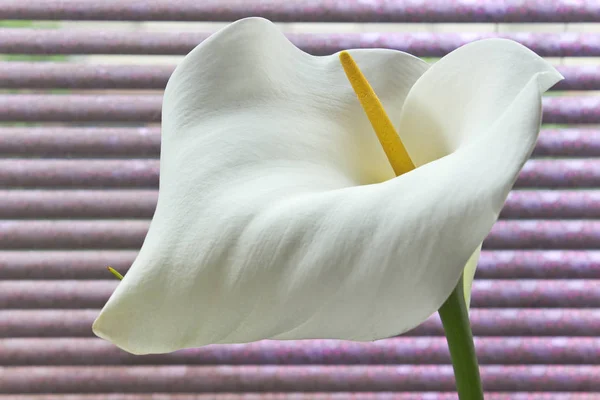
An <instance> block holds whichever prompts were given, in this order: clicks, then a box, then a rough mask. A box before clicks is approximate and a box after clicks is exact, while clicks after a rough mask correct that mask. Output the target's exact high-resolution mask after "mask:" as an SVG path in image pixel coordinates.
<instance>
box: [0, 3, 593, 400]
mask: <svg viewBox="0 0 600 400" xmlns="http://www.w3.org/2000/svg"><path fill="white" fill-rule="evenodd" d="M252 15H254V16H263V17H266V18H269V19H271V20H273V21H275V22H276V23H277V24H278V25H279V26H280V27H281V29H282V30H283V31H284V32H285V33H286V34H288V35H289V37H290V38H291V39H292V41H294V43H296V44H297V45H298V46H299V47H301V48H303V49H304V50H306V51H308V52H311V53H313V54H330V53H333V52H336V51H339V50H342V49H345V48H354V47H389V48H395V49H398V50H403V51H407V52H409V53H412V54H414V55H417V56H420V57H423V58H425V59H426V60H427V61H430V62H435V61H436V60H438V59H439V57H442V56H443V55H445V54H447V53H448V52H450V51H452V50H453V49H455V48H456V47H458V46H460V45H462V44H465V43H468V42H470V41H473V40H477V39H481V38H486V37H508V38H511V39H514V40H517V41H519V42H521V43H523V44H525V45H526V46H528V47H529V48H531V49H532V50H534V51H535V52H537V53H538V54H540V55H541V56H543V57H545V58H547V59H548V60H549V61H550V62H551V63H552V64H553V65H555V66H556V67H557V68H558V69H559V71H560V72H561V73H562V74H563V75H564V76H565V77H566V78H567V79H566V80H565V81H563V82H561V83H560V84H558V85H557V86H556V87H555V88H554V89H553V90H551V91H550V92H548V93H547V94H546V95H545V98H544V119H543V126H542V132H541V134H540V140H539V142H538V145H537V147H536V150H535V152H534V155H533V158H532V160H531V161H529V162H528V163H527V164H526V166H525V168H524V170H523V172H522V174H521V176H520V177H519V180H518V182H517V184H516V187H515V190H513V192H512V193H511V195H510V197H509V199H508V202H507V204H506V206H505V208H504V210H503V212H502V216H501V219H500V221H498V223H497V224H496V225H495V226H494V229H493V231H492V233H491V234H490V236H489V237H488V239H487V240H486V242H485V244H484V251H483V252H482V256H481V261H480V263H479V268H478V272H477V276H476V278H477V279H476V281H475V283H474V291H473V301H472V311H471V318H472V325H473V330H474V333H475V335H476V346H477V350H478V355H479V361H480V364H481V372H482V376H483V381H484V386H485V388H486V391H487V392H488V396H486V398H489V399H492V400H499V399H600V220H599V218H600V2H599V1H597V0H588V1H586V0H496V1H494V0H455V1H442V0H429V1H421V0H405V1H403V0H397V1H394V0H337V1H335V0H288V1H275V0H271V1H258V0H257V1H252V0H237V1H235V0H221V1H218V0H196V1H193V0H171V1H169V0H154V1H141V0H120V1H117V0H104V1H103V0H97V1H86V0H64V1H59V0H47V1H41V0H38V1H33V0H28V1H27V0H0V91H1V93H0V400H9V399H11V400H17V399H19V400H21V399H22V400H24V399H33V400H42V399H45V400H50V399H52V400H58V399H61V400H65V399H73V400H74V399H84V400H86V399H87V400H99V399H110V400H141V399H161V400H191V399H231V400H239V399H286V400H287V399H296V400H299V399H403V400H405V399H454V398H455V395H454V393H453V390H454V378H453V373H452V367H451V364H450V360H449V356H448V352H447V348H446V342H445V339H444V336H443V330H442V328H441V324H440V322H439V320H438V318H437V316H433V317H432V318H431V319H430V320H428V321H427V322H426V323H425V324H423V325H422V326H420V327H418V328H416V329H415V330H414V331H412V332H410V333H408V334H406V335H403V336H401V337H397V338H391V339H387V340H382V341H378V342H375V343H352V342H341V341H331V340H314V341H302V342H271V341H264V342H258V343H252V344H247V345H228V346H209V347H205V348H201V349H190V350H185V351H180V352H176V353H173V354H168V355H161V356H141V357H140V356H132V355H129V354H127V353H124V352H122V351H120V350H118V349H117V348H116V347H114V346H112V345H111V344H109V343H107V342H104V341H101V340H100V339H97V338H95V337H94V336H93V334H92V332H91V323H92V321H93V320H94V318H95V316H96V315H97V313H98V311H99V309H100V308H101V307H102V305H103V304H104V302H105V301H106V300H107V299H108V297H109V295H110V293H111V292H112V291H113V290H114V288H115V287H116V285H117V284H118V281H116V280H115V279H114V278H113V277H112V275H110V274H109V273H108V272H107V271H106V269H105V267H106V266H107V265H111V266H113V267H115V268H116V269H117V270H119V271H121V272H122V273H126V272H127V269H128V267H129V265H130V263H131V262H132V260H133V259H134V258H135V255H136V253H137V250H138V249H139V247H140V246H141V243H142V241H143V239H144V235H145V233H146V229H147V227H148V222H149V220H150V218H151V217H152V214H153V211H154V207H155V202H156V196H157V185H158V157H159V152H160V121H159V120H160V107H161V101H162V98H161V97H162V91H163V89H164V86H165V84H166V82H167V79H168V77H169V75H170V73H171V72H172V70H173V68H174V66H175V65H176V64H177V63H178V62H179V61H180V60H181V59H182V58H183V56H184V55H185V54H187V52H189V51H190V50H191V49H192V48H193V47H195V46H196V45H197V44H198V43H200V42H201V41H202V40H203V39H204V38H206V37H207V36H208V35H209V34H210V33H211V32H214V31H216V30H217V29H219V28H221V27H223V26H225V25H227V24H228V23H229V22H230V21H233V20H236V19H239V18H242V17H246V16H252ZM490 79H493V77H490Z"/></svg>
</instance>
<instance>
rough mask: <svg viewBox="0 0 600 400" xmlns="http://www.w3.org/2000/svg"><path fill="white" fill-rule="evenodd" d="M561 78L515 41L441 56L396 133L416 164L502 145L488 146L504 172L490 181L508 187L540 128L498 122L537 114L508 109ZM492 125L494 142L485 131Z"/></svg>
mask: <svg viewBox="0 0 600 400" xmlns="http://www.w3.org/2000/svg"><path fill="white" fill-rule="evenodd" d="M561 79H562V76H561V75H560V74H559V73H558V72H557V71H556V70H555V69H554V68H553V67H552V66H551V65H550V64H548V63H547V62H546V61H544V60H543V59H542V58H541V57H539V56H537V55H536V54H535V53H533V52H532V51H531V50H529V49H527V48H526V47H524V46H522V45H520V44H518V43H516V42H513V41H510V40H505V39H489V40H481V41H476V42H473V43H470V44H468V45H466V46H463V47H461V48H459V49H457V50H456V51H454V52H452V53H450V54H448V55H447V56H446V57H444V58H442V59H441V60H440V61H438V62H437V63H436V64H435V65H433V66H432V67H431V68H430V69H429V70H428V71H427V72H426V73H424V74H423V75H422V76H421V78H419V80H418V81H417V82H416V83H415V86H413V88H412V89H411V91H410V93H409V95H408V98H407V100H406V103H405V104H404V108H403V110H402V113H401V116H400V118H399V120H398V121H397V125H398V129H399V132H400V136H401V138H402V141H403V142H404V144H405V146H406V148H407V151H408V152H409V154H410V156H411V158H412V160H413V162H414V163H415V165H417V166H420V165H424V164H426V163H428V162H431V161H434V160H437V159H439V158H440V157H443V156H446V155H448V154H451V153H453V152H455V151H456V150H457V149H459V148H461V147H465V146H468V145H470V144H472V143H475V142H477V141H484V140H490V141H491V140H495V141H499V143H497V145H499V146H500V147H498V148H496V149H494V148H493V147H492V148H491V151H492V152H493V153H494V156H496V157H497V156H498V155H501V156H502V157H505V158H506V161H505V162H506V167H507V168H508V169H506V170H502V169H499V170H497V171H494V173H493V174H492V175H489V179H490V180H495V181H497V182H501V183H503V184H504V185H505V186H506V187H505V190H508V189H509V188H510V187H512V184H513V183H514V179H515V178H516V176H513V175H514V174H515V171H518V170H520V169H521V167H522V164H523V163H524V162H525V160H526V159H527V158H528V157H529V155H530V152H531V151H532V150H533V145H534V143H535V141H536V139H537V134H538V131H539V129H537V128H534V127H531V128H530V129H520V130H517V131H515V132H508V131H502V129H503V128H502V127H501V126H502V124H510V123H512V119H518V118H522V115H521V114H522V113H525V112H528V113H530V114H529V116H530V117H533V116H537V112H536V113H534V112H533V111H531V110H530V107H528V106H530V103H527V104H525V107H526V108H525V109H523V110H521V111H518V110H516V112H515V114H510V113H508V111H509V110H512V109H511V108H510V107H513V103H514V102H515V99H517V97H518V96H519V95H520V94H521V93H522V91H523V90H524V88H525V87H526V85H528V84H530V83H531V81H532V80H535V81H536V82H537V85H538V87H537V90H538V91H539V93H543V92H545V91H546V90H548V89H549V88H550V87H552V86H553V85H554V84H555V83H556V82H558V81H559V80H561ZM534 89H535V88H534ZM532 90H533V89H532ZM534 93H536V92H535V90H534ZM533 97H535V95H534V96H533ZM532 101H533V100H532ZM494 125H495V126H496V127H495V129H497V130H498V131H497V132H496V135H498V136H499V137H498V138H491V137H490V134H489V132H490V130H491V128H492V127H493V126H494ZM534 125H535V124H534ZM499 127H500V128H499ZM488 145H489V146H492V143H491V142H490V143H489V144H488ZM483 146H485V144H483ZM490 162H491V160H486V159H485V158H483V157H481V158H480V160H478V161H477V162H475V161H474V164H473V168H476V169H477V168H480V165H479V164H481V165H483V166H485V164H489V163H490ZM504 200H505V198H502V199H501V200H500V199H498V200H497V201H498V202H502V203H503V202H504ZM473 217H477V216H473ZM465 223H466V222H465ZM478 258H479V250H477V251H475V252H474V253H473V255H472V257H471V259H470V261H469V265H468V266H467V268H466V270H465V278H464V287H465V296H466V298H467V304H468V303H469V301H470V297H471V296H470V289H471V284H472V281H473V277H474V275H475V268H476V266H477V261H478Z"/></svg>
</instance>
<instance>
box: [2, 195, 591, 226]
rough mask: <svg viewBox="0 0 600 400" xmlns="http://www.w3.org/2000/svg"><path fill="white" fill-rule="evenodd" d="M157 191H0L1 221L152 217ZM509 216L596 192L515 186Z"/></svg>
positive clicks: (561, 207)
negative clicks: (518, 187)
mask: <svg viewBox="0 0 600 400" xmlns="http://www.w3.org/2000/svg"><path fill="white" fill-rule="evenodd" d="M157 198H158V191H156V190H143V189H140V190H126V189H122V190H110V191H109V190H17V189H14V190H0V219H2V218H4V219H17V218H23V219H42V218H56V219H60V218H69V219H71V218H82V219H104V218H106V219H111V218H113V219H114V218H129V219H137V218H145V219H148V218H152V215H153V214H154V209H155V208H156V201H157ZM500 216H501V218H509V219H525V218H528V219H544V218H547V219H571V218H572V219H591V218H600V190H514V191H512V192H510V194H509V196H508V199H507V201H506V204H505V205H504V208H503V209H502V212H501V214H500Z"/></svg>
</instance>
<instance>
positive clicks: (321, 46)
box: [0, 28, 600, 57]
mask: <svg viewBox="0 0 600 400" xmlns="http://www.w3.org/2000/svg"><path fill="white" fill-rule="evenodd" d="M208 36H210V33H208V32H171V31H165V32H148V31H115V30H93V29H54V30H52V29H23V28H19V29H11V28H4V29H0V53H7V54H128V55H184V54H187V53H189V52H190V51H191V50H192V49H193V48H194V47H196V46H197V45H198V44H199V43H201V42H202V41H204V40H205V39H206V38H207V37H208ZM287 37H288V38H289V39H290V40H291V41H292V42H293V43H294V44H295V45H296V46H297V47H299V48H300V49H302V50H304V51H306V52H308V53H312V54H315V55H325V54H333V53H335V52H338V51H341V50H345V49H353V48H388V49H395V50H401V51H405V52H408V53H411V54H414V55H416V56H420V57H441V56H444V55H446V54H448V53H449V52H451V51H452V50H455V49H456V48H458V47H460V46H462V45H464V44H466V43H469V42H472V41H474V40H480V39H486V38H498V37H499V38H507V39H512V40H515V41H517V42H519V43H522V44H523V45H525V46H527V47H529V48H530V49H531V50H533V51H534V52H536V53H537V54H539V55H540V56H542V57H598V56H600V33H575V32H564V33H529V32H518V33H508V32H506V33H489V32H466V33H432V32H417V33H402V32H383V33H376V32H366V33H341V34H331V33H314V34H313V33H310V34H308V33H305V34H287Z"/></svg>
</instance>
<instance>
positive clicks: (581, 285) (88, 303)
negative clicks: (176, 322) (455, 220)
mask: <svg viewBox="0 0 600 400" xmlns="http://www.w3.org/2000/svg"><path fill="white" fill-rule="evenodd" d="M103 267H104V266H98V268H102V269H104V268H103ZM105 278H106V279H110V278H111V276H109V275H108V273H107V274H106V277H105ZM118 283H119V281H118V280H116V279H111V280H96V281H89V280H79V281H77V280H76V281H64V280H63V281H43V280H15V281H10V280H3V281H0V308H1V309H29V308H31V309H44V308H56V309H89V308H101V307H102V306H104V304H105V303H106V301H107V300H108V298H109V297H110V295H111V294H112V292H113V291H114V290H115V288H116V287H117V285H118ZM471 305H472V307H474V308H534V307H539V308H553V307H556V308H571V307H573V308H600V280H517V281H515V280H476V281H475V282H474V283H473V296H472V302H471Z"/></svg>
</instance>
